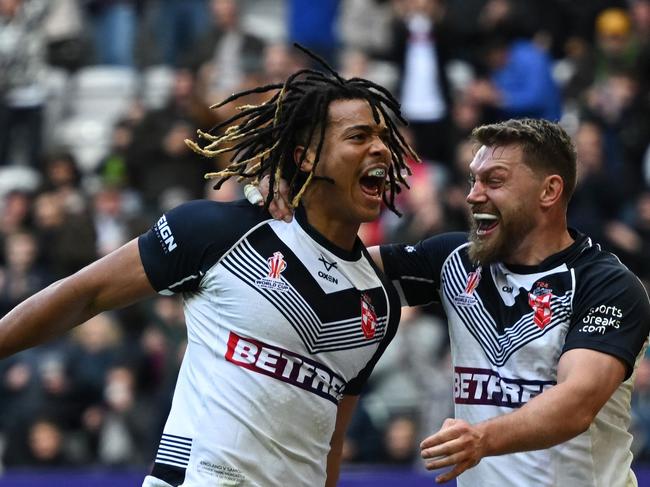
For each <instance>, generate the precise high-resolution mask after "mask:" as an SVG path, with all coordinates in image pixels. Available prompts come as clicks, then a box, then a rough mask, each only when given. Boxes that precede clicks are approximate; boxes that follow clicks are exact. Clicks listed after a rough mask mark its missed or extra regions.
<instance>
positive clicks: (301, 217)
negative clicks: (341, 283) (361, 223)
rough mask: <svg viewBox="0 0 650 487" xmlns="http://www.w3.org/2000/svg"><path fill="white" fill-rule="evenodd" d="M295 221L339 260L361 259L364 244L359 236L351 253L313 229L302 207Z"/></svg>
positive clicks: (299, 207)
mask: <svg viewBox="0 0 650 487" xmlns="http://www.w3.org/2000/svg"><path fill="white" fill-rule="evenodd" d="M295 220H296V222H297V223H298V225H299V226H300V228H302V230H304V231H305V233H307V234H308V235H309V236H310V237H311V238H312V239H313V240H314V241H316V243H318V244H319V245H321V246H322V247H325V248H326V249H327V250H329V251H330V252H332V253H333V254H334V255H336V256H337V257H338V258H340V259H343V260H347V261H351V262H354V261H357V260H359V259H360V258H361V249H362V248H363V243H362V242H361V239H359V237H358V236H357V237H356V239H355V242H354V247H353V248H352V250H351V251H348V250H345V249H342V248H341V247H339V246H337V245H335V244H333V243H332V242H330V241H329V240H327V238H325V236H323V234H322V233H320V232H319V231H318V230H316V229H315V228H314V227H312V226H311V225H310V224H309V222H308V221H307V212H306V211H305V209H304V208H303V206H302V205H298V207H297V208H296V211H295Z"/></svg>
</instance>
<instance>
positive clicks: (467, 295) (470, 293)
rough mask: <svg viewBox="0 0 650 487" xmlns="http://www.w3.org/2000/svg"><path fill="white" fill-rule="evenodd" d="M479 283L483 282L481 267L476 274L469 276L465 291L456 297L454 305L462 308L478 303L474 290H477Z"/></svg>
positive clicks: (472, 273) (471, 273)
mask: <svg viewBox="0 0 650 487" xmlns="http://www.w3.org/2000/svg"><path fill="white" fill-rule="evenodd" d="M479 282H481V267H477V268H476V270H475V271H474V272H470V273H469V274H467V284H465V290H464V291H463V292H462V293H461V294H459V295H458V296H456V297H454V303H456V305H457V306H462V307H468V306H474V305H475V304H476V301H477V299H476V296H474V290H475V289H476V288H477V286H478V283H479Z"/></svg>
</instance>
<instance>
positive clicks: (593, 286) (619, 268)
mask: <svg viewBox="0 0 650 487" xmlns="http://www.w3.org/2000/svg"><path fill="white" fill-rule="evenodd" d="M575 279H576V292H575V297H574V300H573V313H572V320H571V325H570V330H569V333H568V335H567V338H566V343H565V346H564V351H567V350H570V349H573V348H592V349H596V350H599V351H602V352H605V353H609V354H611V355H614V356H616V357H618V358H620V359H622V360H623V361H624V362H625V363H626V364H627V366H628V376H629V374H631V371H632V369H633V367H634V362H635V360H636V357H637V355H638V353H639V352H640V351H641V348H642V347H643V344H644V343H645V341H646V340H647V338H648V334H649V333H650V301H649V300H648V295H647V293H646V290H645V288H644V286H643V284H642V283H641V281H639V279H638V278H637V277H636V276H635V275H634V274H633V273H632V272H631V271H630V270H629V269H628V268H627V267H625V266H624V265H623V264H622V263H621V262H620V261H619V260H618V258H617V257H616V256H615V255H613V254H610V253H608V252H604V251H602V250H600V249H599V248H597V247H596V246H594V247H593V248H592V249H589V250H588V251H587V252H585V253H584V255H582V256H581V258H580V259H578V260H577V261H576V262H575Z"/></svg>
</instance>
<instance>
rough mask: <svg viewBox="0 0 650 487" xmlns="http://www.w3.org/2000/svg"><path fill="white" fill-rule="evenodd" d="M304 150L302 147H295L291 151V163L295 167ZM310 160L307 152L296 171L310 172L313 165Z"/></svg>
mask: <svg viewBox="0 0 650 487" xmlns="http://www.w3.org/2000/svg"><path fill="white" fill-rule="evenodd" d="M305 150H306V149H305V146H304V145H297V146H296V148H295V149H294V150H293V162H294V163H295V164H296V166H297V165H298V164H299V163H300V159H302V155H303V154H304V153H305ZM310 159H311V158H310V155H309V150H307V155H306V156H305V160H304V161H302V164H300V167H299V168H298V169H300V170H301V171H302V172H310V171H311V170H312V168H313V167H314V163H313V161H311V160H310Z"/></svg>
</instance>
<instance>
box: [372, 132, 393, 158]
mask: <svg viewBox="0 0 650 487" xmlns="http://www.w3.org/2000/svg"><path fill="white" fill-rule="evenodd" d="M388 153H389V150H388V145H387V143H386V142H385V141H384V139H383V138H381V137H379V136H378V135H376V136H374V137H373V138H372V143H371V144H370V154H372V155H381V156H384V157H385V156H387V155H388Z"/></svg>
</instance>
